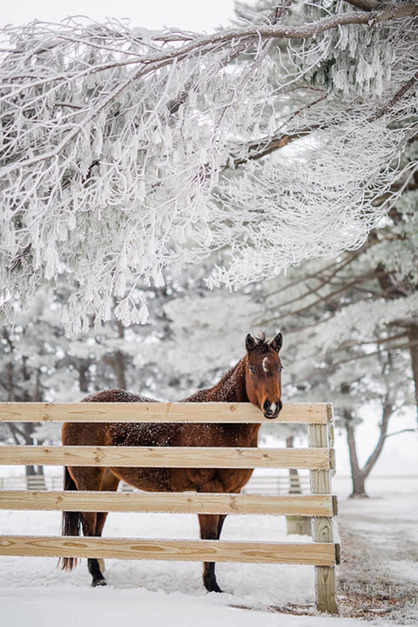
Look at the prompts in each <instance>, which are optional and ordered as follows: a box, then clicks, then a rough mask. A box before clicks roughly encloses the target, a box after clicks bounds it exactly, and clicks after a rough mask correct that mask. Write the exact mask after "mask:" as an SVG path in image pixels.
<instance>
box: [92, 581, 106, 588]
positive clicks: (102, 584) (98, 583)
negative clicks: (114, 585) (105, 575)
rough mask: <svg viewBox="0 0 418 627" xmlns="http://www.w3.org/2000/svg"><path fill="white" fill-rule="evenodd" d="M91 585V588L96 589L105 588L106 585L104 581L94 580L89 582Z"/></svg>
mask: <svg viewBox="0 0 418 627" xmlns="http://www.w3.org/2000/svg"><path fill="white" fill-rule="evenodd" d="M91 585H92V586H93V588H97V586H107V583H106V581H105V580H104V579H96V580H95V581H92V582H91Z"/></svg>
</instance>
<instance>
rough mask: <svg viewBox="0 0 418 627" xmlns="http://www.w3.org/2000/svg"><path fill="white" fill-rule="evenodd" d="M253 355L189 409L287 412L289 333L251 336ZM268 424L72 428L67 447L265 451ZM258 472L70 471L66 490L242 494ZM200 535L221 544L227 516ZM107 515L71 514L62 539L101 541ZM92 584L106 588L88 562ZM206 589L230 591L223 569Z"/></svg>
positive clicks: (135, 398) (203, 522) (132, 397)
mask: <svg viewBox="0 0 418 627" xmlns="http://www.w3.org/2000/svg"><path fill="white" fill-rule="evenodd" d="M245 345H246V349H247V354H246V355H245V357H244V358H243V359H241V361H240V362H239V363H238V364H237V365H236V366H235V367H234V368H232V369H231V370H230V371H229V372H228V373H227V374H226V375H225V376H224V377H223V378H222V379H221V380H220V381H219V383H218V384H217V385H215V386H214V387H213V388H210V389H207V390H201V391H199V392H196V393H195V394H192V396H189V398H186V399H185V400H184V401H183V402H186V403H204V402H221V401H223V402H227V403H238V402H251V403H253V404H254V405H256V406H257V407H259V408H260V409H261V411H262V412H263V413H264V416H265V417H266V418H276V417H277V416H278V414H279V412H280V410H281V408H282V402H281V400H280V398H281V374H280V373H281V371H282V364H281V361H280V357H279V351H280V348H281V346H282V335H281V334H280V333H279V334H278V335H277V336H276V337H275V338H274V339H273V340H272V341H271V342H266V340H265V336H264V334H262V336H261V337H260V338H253V337H252V336H251V335H247V337H246V341H245ZM150 400H151V399H148V398H145V397H143V396H139V395H138V394H130V393H129V392H124V391H123V390H104V391H102V392H97V393H96V394H92V395H90V396H87V397H86V398H85V399H84V401H85V402H87V403H93V402H94V403H100V402H119V403H123V402H131V403H140V402H150ZM259 429H260V424H198V423H196V424H194V423H192V424H189V423H188V424H169V423H162V424H149V423H139V424H126V423H85V424H78V423H65V424H64V426H63V433H62V442H63V444H65V445H90V446H215V447H225V446H231V447H246V446H251V447H255V446H257V439H258V432H259ZM252 472H253V471H252V469H216V468H205V469H193V468H86V467H75V466H73V467H69V468H65V489H66V490H117V487H118V485H119V482H120V481H121V480H123V481H126V482H127V483H129V484H131V485H133V486H135V487H136V488H139V489H140V490H148V491H153V492H154V491H155V492H162V491H164V492H183V491H186V490H193V491H196V492H231V493H236V492H240V490H241V488H242V487H243V486H244V485H245V484H246V483H247V482H248V480H249V479H250V477H251V475H252ZM198 516H199V525H200V537H201V538H202V539H214V540H218V539H219V537H220V535H221V531H222V526H223V523H224V521H225V518H226V516H225V515H213V514H199V515H198ZM106 517H107V512H101V513H92V512H63V526H62V533H63V535H67V536H76V535H80V532H81V528H82V530H83V533H84V535H85V536H101V534H102V531H103V527H104V524H105V522H106ZM76 562H77V560H76V559H74V558H64V559H63V560H62V564H63V565H62V567H63V569H69V570H70V569H72V568H73V566H74V565H75V563H76ZM88 569H89V572H90V574H91V575H92V585H93V586H99V585H106V582H105V579H104V577H103V574H102V572H101V570H100V564H99V562H98V560H97V559H89V560H88ZM203 583H204V585H205V587H206V589H207V590H208V591H214V592H222V591H221V589H220V587H219V586H218V583H217V581H216V577H215V564H214V563H213V562H205V563H204V568H203Z"/></svg>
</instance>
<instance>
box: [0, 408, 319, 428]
mask: <svg viewBox="0 0 418 627" xmlns="http://www.w3.org/2000/svg"><path fill="white" fill-rule="evenodd" d="M197 407H198V409H197ZM329 411H330V408H329V403H292V404H289V405H285V406H284V407H283V409H282V411H281V412H280V414H279V417H278V418H276V419H275V420H274V422H279V423H280V422H285V423H286V422H294V423H302V424H327V422H328V412H329ZM264 421H265V418H264V416H263V414H262V413H261V412H260V411H259V410H258V409H257V408H256V407H254V405H251V403H198V404H197V403H0V422H135V423H136V422H198V423H202V422H204V423H216V422H218V423H223V422H226V423H237V422H240V423H242V422H244V423H250V422H253V423H260V422H264Z"/></svg>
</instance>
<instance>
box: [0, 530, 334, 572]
mask: <svg viewBox="0 0 418 627" xmlns="http://www.w3.org/2000/svg"><path fill="white" fill-rule="evenodd" d="M0 555H21V556H36V557H81V558H82V557H96V558H115V559H131V560H140V559H147V560H179V561H199V562H200V561H205V562H250V563H254V562H258V563H259V562H262V563H267V564H311V565H316V566H331V565H335V548H334V545H333V544H328V543H323V544H322V543H312V544H310V543H292V544H290V543H279V542H277V543H276V542H226V541H223V540H148V539H147V540H143V539H133V538H123V539H122V538H74V537H68V536H66V537H45V536H0Z"/></svg>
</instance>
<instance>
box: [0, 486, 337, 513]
mask: <svg viewBox="0 0 418 627" xmlns="http://www.w3.org/2000/svg"><path fill="white" fill-rule="evenodd" d="M0 509H15V510H47V511H51V510H55V511H71V512H77V511H82V512H105V511H106V512H166V513H186V514H281V515H304V516H332V513H333V501H332V497H331V496H330V495H326V496H321V495H315V496H312V495H303V496H302V495H297V496H270V495H250V494H205V493H199V494H197V493H195V492H187V493H184V492H183V493H178V492H175V493H169V492H168V493H167V492H149V493H140V492H138V493H128V494H127V493H122V492H92V491H80V492H45V491H42V492H31V491H29V492H26V491H24V490H15V491H3V492H0Z"/></svg>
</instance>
